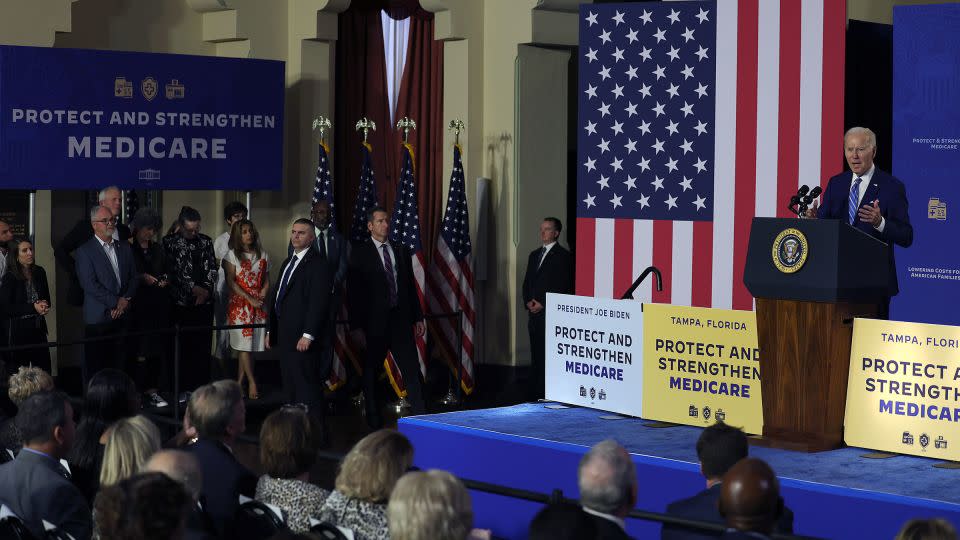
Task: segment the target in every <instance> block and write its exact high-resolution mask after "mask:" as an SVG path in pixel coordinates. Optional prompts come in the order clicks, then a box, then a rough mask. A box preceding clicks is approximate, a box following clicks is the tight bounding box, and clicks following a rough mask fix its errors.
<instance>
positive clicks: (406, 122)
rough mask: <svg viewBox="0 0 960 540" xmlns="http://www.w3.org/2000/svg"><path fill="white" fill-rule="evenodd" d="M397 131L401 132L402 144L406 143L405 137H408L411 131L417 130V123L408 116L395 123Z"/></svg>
mask: <svg viewBox="0 0 960 540" xmlns="http://www.w3.org/2000/svg"><path fill="white" fill-rule="evenodd" d="M397 129H402V130H403V142H404V144H406V143H407V137H409V135H410V130H411V129H417V123H416V122H414V121H413V120H411V119H410V117H409V116H404V117H403V118H401V119H400V120H398V121H397Z"/></svg>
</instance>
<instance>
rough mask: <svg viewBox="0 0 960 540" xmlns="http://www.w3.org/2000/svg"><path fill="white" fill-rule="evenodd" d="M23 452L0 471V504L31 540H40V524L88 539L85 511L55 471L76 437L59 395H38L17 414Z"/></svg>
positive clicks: (78, 496) (59, 470)
mask: <svg viewBox="0 0 960 540" xmlns="http://www.w3.org/2000/svg"><path fill="white" fill-rule="evenodd" d="M17 428H18V429H19V430H20V434H21V435H22V437H23V449H22V450H21V451H20V454H18V455H17V459H15V460H13V461H11V462H9V463H5V464H3V465H0V501H3V504H5V505H7V506H8V507H10V510H11V511H13V513H14V514H16V515H17V516H18V517H20V519H22V520H23V522H24V524H25V525H26V527H27V528H28V529H29V530H30V533H31V534H33V535H34V536H35V537H36V538H44V535H43V531H44V528H43V520H46V521H48V522H50V523H52V524H54V525H56V526H57V527H59V528H60V529H62V530H63V531H65V532H67V533H69V534H71V535H72V536H73V537H74V538H75V539H76V540H87V539H88V538H90V534H91V532H92V531H91V529H92V520H91V518H90V507H89V506H88V505H87V502H86V501H85V500H84V498H83V495H81V493H80V491H79V490H78V489H77V488H76V486H74V485H73V484H72V483H71V482H70V474H69V473H68V472H67V471H66V469H64V468H63V466H62V465H60V460H61V459H63V458H64V457H65V456H66V455H67V452H69V450H70V447H71V446H72V445H73V440H74V437H75V435H76V428H77V426H76V424H74V422H73V407H71V406H70V401H69V400H68V399H67V396H65V395H63V394H62V393H60V392H49V391H43V392H37V393H35V394H33V395H32V396H30V397H29V398H27V399H26V401H24V402H23V403H22V404H21V405H20V410H19V411H18V412H17Z"/></svg>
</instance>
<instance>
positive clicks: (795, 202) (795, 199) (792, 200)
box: [787, 195, 800, 216]
mask: <svg viewBox="0 0 960 540" xmlns="http://www.w3.org/2000/svg"><path fill="white" fill-rule="evenodd" d="M798 204H800V197H799V196H797V195H794V196H793V197H790V204H788V205H787V210H790V212H792V213H794V214H796V215H798V216H799V215H800V211H799V210H797V209H796V208H794V206H796V205H798Z"/></svg>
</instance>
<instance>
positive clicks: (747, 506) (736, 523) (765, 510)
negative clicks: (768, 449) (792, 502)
mask: <svg viewBox="0 0 960 540" xmlns="http://www.w3.org/2000/svg"><path fill="white" fill-rule="evenodd" d="M782 508H783V499H781V498H780V483H779V482H778V481H777V475H776V474H774V472H773V469H771V468H770V466H769V465H767V464H766V462H764V461H762V460H759V459H756V458H746V459H742V460H740V461H738V462H737V464H736V465H734V466H733V467H731V468H730V470H729V471H727V474H725V475H723V488H722V489H721V490H720V513H721V514H723V517H724V518H725V519H726V521H727V526H728V527H730V529H728V530H727V531H726V532H725V533H724V534H723V536H722V538H744V539H747V538H753V539H755V538H768V537H769V535H770V534H771V533H773V528H774V525H775V524H776V523H777V518H778V517H779V515H780V512H781V509H782Z"/></svg>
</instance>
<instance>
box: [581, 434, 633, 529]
mask: <svg viewBox="0 0 960 540" xmlns="http://www.w3.org/2000/svg"><path fill="white" fill-rule="evenodd" d="M577 487H578V488H579V489H580V505H581V506H582V507H583V511H584V512H586V513H587V514H589V515H590V517H591V518H593V521H594V524H595V525H596V526H597V538H599V539H601V540H626V539H628V538H630V536H629V535H628V534H627V532H626V524H625V523H624V519H625V518H626V517H627V514H629V513H630V510H632V509H633V507H634V506H636V504H637V489H638V488H637V466H636V465H635V464H634V463H633V459H631V458H630V453H629V452H627V450H626V449H625V448H624V447H622V446H620V445H619V444H617V442H616V441H614V440H613V439H607V440H605V441H601V442H599V443H597V444H595V445H593V447H592V448H590V450H589V451H588V452H587V453H586V454H585V455H584V456H583V458H582V459H581V460H580V466H579V468H578V469H577Z"/></svg>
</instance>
